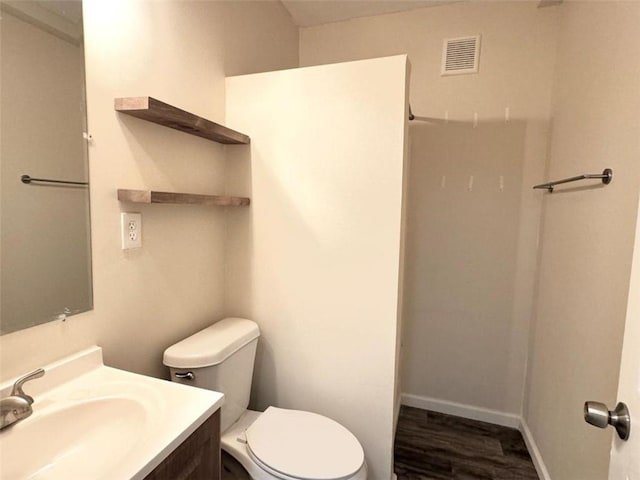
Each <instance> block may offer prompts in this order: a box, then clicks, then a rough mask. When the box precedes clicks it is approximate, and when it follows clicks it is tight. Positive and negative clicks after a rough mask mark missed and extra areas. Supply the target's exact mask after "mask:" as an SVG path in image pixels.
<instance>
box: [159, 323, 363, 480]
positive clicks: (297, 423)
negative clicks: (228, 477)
mask: <svg viewBox="0 0 640 480" xmlns="http://www.w3.org/2000/svg"><path fill="white" fill-rule="evenodd" d="M259 336H260V331H259V329H258V325H257V324H256V323H255V322H253V321H251V320H247V319H243V318H225V319H223V320H220V321H219V322H217V323H215V324H213V325H211V326H210V327H208V328H205V329H204V330H201V331H200V332H198V333H195V334H194V335H191V336H190V337H188V338H185V339H184V340H182V341H180V342H178V343H176V344H175V345H172V346H171V347H169V348H167V349H166V350H165V352H164V360H163V361H164V364H165V365H166V366H168V367H169V370H170V372H171V380H172V381H174V382H178V383H182V384H185V385H193V386H195V387H200V388H206V389H209V390H215V391H218V392H222V393H224V397H225V398H224V405H223V406H222V409H221V426H220V429H221V432H222V436H221V446H222V450H223V451H225V452H227V453H228V454H229V455H230V456H232V457H233V458H235V459H236V460H237V461H238V462H239V463H240V464H241V465H242V467H243V468H244V469H245V470H246V471H247V473H248V474H249V476H250V477H251V478H252V479H253V480H275V479H284V480H366V478H367V466H366V463H365V459H364V451H363V449H362V446H361V445H360V442H358V439H357V438H356V437H355V436H354V435H353V434H352V433H351V432H350V431H349V430H347V429H346V428H345V427H343V426H342V425H340V424H339V423H338V422H336V421H334V420H332V419H330V418H327V417H325V416H322V415H318V414H316V413H312V412H306V411H301V410H289V409H284V408H276V407H269V408H267V409H266V410H265V411H264V412H255V411H252V410H247V406H248V405H249V394H250V391H251V379H252V376H253V364H254V360H255V354H256V346H257V344H258V337H259Z"/></svg>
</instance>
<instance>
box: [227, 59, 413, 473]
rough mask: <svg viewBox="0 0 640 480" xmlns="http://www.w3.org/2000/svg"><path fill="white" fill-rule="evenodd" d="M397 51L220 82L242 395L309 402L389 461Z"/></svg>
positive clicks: (397, 264) (398, 156)
mask: <svg viewBox="0 0 640 480" xmlns="http://www.w3.org/2000/svg"><path fill="white" fill-rule="evenodd" d="M406 80H407V58H406V56H396V57H388V58H382V59H375V60H367V61H361V62H350V63H345V64H338V65H328V66H322V67H311V68H302V69H296V70H286V71H280V72H272V73H265V74H256V75H248V76H242V77H234V78H230V79H228V80H227V84H226V88H227V106H226V110H227V123H228V125H229V126H230V127H232V128H235V129H238V130H240V131H246V132H249V133H250V134H251V139H252V144H251V151H250V152H249V151H248V150H247V149H246V148H243V147H241V148H237V147H228V149H227V152H228V153H229V158H228V164H227V168H228V171H227V173H228V179H229V182H228V188H229V190H228V193H232V194H248V195H250V196H251V200H252V205H251V208H249V209H238V210H234V211H229V212H228V213H227V215H228V220H229V222H228V225H229V226H228V232H227V235H228V237H227V266H226V279H227V289H226V304H227V310H228V312H229V313H233V314H234V315H240V316H246V317H248V318H252V319H254V320H256V322H258V325H259V326H260V330H261V334H262V336H261V338H260V342H259V347H258V353H257V359H256V374H255V376H254V385H253V393H254V395H253V399H252V405H251V406H252V407H253V408H256V409H264V408H265V407H267V406H269V405H275V406H280V407H285V408H294V409H304V410H311V411H315V412H318V413H321V414H325V415H327V416H330V417H332V418H334V419H336V420H337V421H339V422H340V423H342V424H343V425H345V426H346V427H348V428H349V429H350V430H351V431H352V432H353V433H354V434H355V435H356V436H357V437H358V438H359V440H360V441H361V443H362V444H363V447H364V449H365V455H366V458H367V462H368V465H369V470H370V475H369V478H370V479H372V480H376V479H385V480H386V479H389V478H390V477H391V474H392V467H393V465H392V459H393V427H394V425H393V423H394V418H393V416H394V415H393V412H394V403H395V401H396V398H395V395H396V383H397V378H396V376H397V375H396V372H397V361H396V359H397V354H398V345H397V338H398V335H399V334H398V329H399V325H398V321H399V315H398V306H399V298H400V291H399V290H400V272H401V254H400V252H401V244H402V228H401V223H402V208H403V205H402V203H403V174H404V162H405V138H406V135H405V134H406V132H405V130H406V118H407V111H406V105H407V104H406V99H407V85H406Z"/></svg>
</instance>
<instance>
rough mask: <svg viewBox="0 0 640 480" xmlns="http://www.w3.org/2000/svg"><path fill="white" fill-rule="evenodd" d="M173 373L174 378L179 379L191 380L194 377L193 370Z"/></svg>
mask: <svg viewBox="0 0 640 480" xmlns="http://www.w3.org/2000/svg"><path fill="white" fill-rule="evenodd" d="M175 375H176V378H179V379H181V380H193V379H194V378H196V376H195V375H194V374H193V372H176V374H175Z"/></svg>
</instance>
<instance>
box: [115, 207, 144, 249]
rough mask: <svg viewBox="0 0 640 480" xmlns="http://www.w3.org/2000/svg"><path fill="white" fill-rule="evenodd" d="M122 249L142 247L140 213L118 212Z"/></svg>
mask: <svg viewBox="0 0 640 480" xmlns="http://www.w3.org/2000/svg"><path fill="white" fill-rule="evenodd" d="M120 226H121V237H122V249H123V250H128V249H130V248H141V247H142V214H141V213H128V212H122V213H120Z"/></svg>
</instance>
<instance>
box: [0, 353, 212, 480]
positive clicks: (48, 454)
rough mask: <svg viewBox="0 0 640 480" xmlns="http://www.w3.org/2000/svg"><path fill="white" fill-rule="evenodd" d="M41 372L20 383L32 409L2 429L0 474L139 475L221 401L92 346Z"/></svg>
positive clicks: (81, 479) (11, 476) (12, 476)
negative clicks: (141, 371)
mask: <svg viewBox="0 0 640 480" xmlns="http://www.w3.org/2000/svg"><path fill="white" fill-rule="evenodd" d="M74 360H75V362H74ZM45 372H46V373H45V376H44V377H42V378H41V379H37V380H33V381H31V382H29V383H27V384H26V385H25V387H24V389H25V391H26V392H27V393H29V394H31V395H32V396H33V397H34V398H35V402H34V404H33V411H34V413H33V414H32V415H31V416H30V417H28V418H27V419H25V420H22V421H20V422H18V423H16V424H14V425H13V426H11V427H8V428H5V429H4V430H2V431H0V478H3V479H4V478H6V479H12V480H13V479H16V480H17V479H34V480H35V479H48V480H52V479H65V480H74V479H78V480H84V479H118V478H123V479H125V478H132V479H141V478H144V476H145V475H147V474H148V473H149V472H151V471H152V470H153V469H154V468H155V467H156V466H157V465H158V464H159V463H160V462H161V461H162V460H163V459H164V458H166V456H167V455H168V454H169V453H171V451H172V450H173V449H174V448H175V447H177V446H178V445H179V444H180V443H182V441H184V440H185V439H186V438H187V437H188V436H189V435H190V434H191V433H192V432H193V431H195V430H196V429H197V428H198V427H199V426H200V425H201V424H202V422H203V421H204V420H206V419H207V418H208V417H209V416H210V415H211V414H212V413H214V412H215V411H216V410H217V409H218V408H220V406H221V405H222V398H223V396H222V394H220V393H217V392H210V391H207V390H202V389H197V388H192V387H186V386H184V385H179V384H176V383H171V382H168V381H163V380H158V379H155V378H150V377H145V376H142V375H136V374H133V373H130V372H125V371H122V370H117V369H114V368H110V367H106V366H104V365H103V364H102V352H101V349H100V348H98V347H94V348H92V349H89V350H87V351H85V352H81V354H79V355H76V356H73V357H69V358H68V359H65V360H64V361H62V362H58V363H56V364H53V365H51V366H49V367H45ZM7 387H8V384H7V385H3V388H2V390H1V391H2V395H3V396H6V394H7V393H6V390H5V389H6V388H7Z"/></svg>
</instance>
